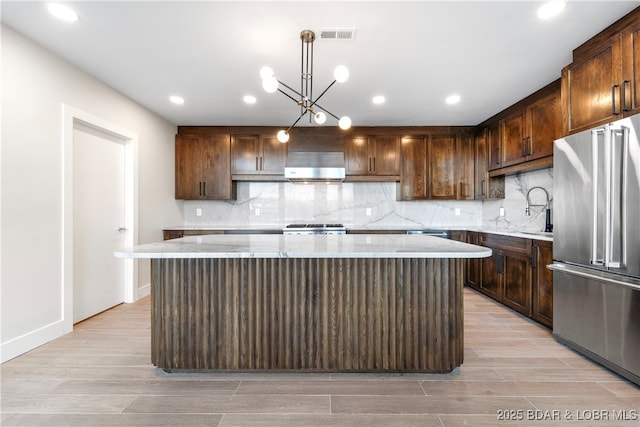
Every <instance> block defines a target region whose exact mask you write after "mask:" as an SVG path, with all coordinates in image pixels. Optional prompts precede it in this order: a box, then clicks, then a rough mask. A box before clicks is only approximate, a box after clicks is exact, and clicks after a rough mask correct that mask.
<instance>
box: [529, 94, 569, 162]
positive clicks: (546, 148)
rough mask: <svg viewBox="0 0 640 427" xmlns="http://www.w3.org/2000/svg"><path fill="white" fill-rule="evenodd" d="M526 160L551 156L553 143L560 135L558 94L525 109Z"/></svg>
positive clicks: (560, 116) (560, 120) (560, 123)
mask: <svg viewBox="0 0 640 427" xmlns="http://www.w3.org/2000/svg"><path fill="white" fill-rule="evenodd" d="M526 116H527V132H526V134H527V136H526V141H525V154H526V156H527V160H534V159H539V158H541V157H547V156H552V155H553V141H554V140H556V139H557V138H560V136H561V133H562V114H561V112H560V99H559V93H558V94H556V93H554V94H551V95H549V96H546V97H544V98H542V99H539V100H538V101H536V102H534V103H532V104H531V105H529V106H528V107H527V110H526Z"/></svg>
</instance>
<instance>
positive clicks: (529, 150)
mask: <svg viewBox="0 0 640 427" xmlns="http://www.w3.org/2000/svg"><path fill="white" fill-rule="evenodd" d="M532 151H533V147H532V145H531V137H530V136H528V137H527V156H530V155H531V152H532Z"/></svg>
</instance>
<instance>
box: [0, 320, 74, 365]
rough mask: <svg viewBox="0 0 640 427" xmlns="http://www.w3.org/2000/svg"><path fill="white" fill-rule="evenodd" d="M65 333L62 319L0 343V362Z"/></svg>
mask: <svg viewBox="0 0 640 427" xmlns="http://www.w3.org/2000/svg"><path fill="white" fill-rule="evenodd" d="M64 334H65V330H64V325H63V321H62V320H59V321H57V322H54V323H51V324H49V325H47V326H43V327H42V328H40V329H36V330H35V331H32V332H28V333H26V334H24V335H21V336H19V337H16V338H13V339H11V340H9V341H7V342H3V343H2V344H0V363H4V362H6V361H8V360H11V359H13V358H14V357H18V356H20V355H21V354H24V353H26V352H28V351H31V350H33V349H34V348H36V347H39V346H41V345H42V344H46V343H48V342H49V341H52V340H54V339H56V338H58V337H61V336H62V335H64Z"/></svg>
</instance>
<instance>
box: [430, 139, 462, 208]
mask: <svg viewBox="0 0 640 427" xmlns="http://www.w3.org/2000/svg"><path fill="white" fill-rule="evenodd" d="M427 156H428V180H427V197H428V198H429V199H444V200H455V199H456V198H457V195H458V191H457V190H458V182H457V180H456V136H455V135H442V136H440V135H437V136H436V135H434V136H432V137H431V138H429V140H428V149H427Z"/></svg>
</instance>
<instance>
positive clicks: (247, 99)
mask: <svg viewBox="0 0 640 427" xmlns="http://www.w3.org/2000/svg"><path fill="white" fill-rule="evenodd" d="M242 100H243V101H244V102H245V103H246V104H255V103H256V97H255V96H252V95H245V96H244V97H243V98H242Z"/></svg>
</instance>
